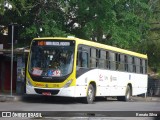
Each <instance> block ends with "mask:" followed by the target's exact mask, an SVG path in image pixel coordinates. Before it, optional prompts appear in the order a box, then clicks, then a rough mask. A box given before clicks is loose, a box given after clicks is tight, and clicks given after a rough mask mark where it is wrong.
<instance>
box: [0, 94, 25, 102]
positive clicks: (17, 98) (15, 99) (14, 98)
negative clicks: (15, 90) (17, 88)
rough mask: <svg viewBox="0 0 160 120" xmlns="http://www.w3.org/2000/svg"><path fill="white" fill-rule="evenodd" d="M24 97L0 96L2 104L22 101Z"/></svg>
mask: <svg viewBox="0 0 160 120" xmlns="http://www.w3.org/2000/svg"><path fill="white" fill-rule="evenodd" d="M22 97H23V96H11V95H0V102H9V101H20V100H22Z"/></svg>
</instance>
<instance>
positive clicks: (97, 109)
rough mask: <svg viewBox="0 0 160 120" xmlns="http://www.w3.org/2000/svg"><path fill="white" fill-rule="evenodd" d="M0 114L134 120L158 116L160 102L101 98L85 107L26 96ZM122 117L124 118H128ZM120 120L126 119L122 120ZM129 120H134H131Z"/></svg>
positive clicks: (2, 107) (0, 108)
mask: <svg viewBox="0 0 160 120" xmlns="http://www.w3.org/2000/svg"><path fill="white" fill-rule="evenodd" d="M0 111H12V112H13V111H15V112H24V111H30V112H33V111H35V112H36V111H37V112H38V111H40V112H42V111H45V112H42V115H43V117H44V116H46V118H47V117H49V118H50V117H51V116H55V117H57V116H58V117H66V116H68V117H71V116H72V117H76V118H75V119H81V118H82V117H83V119H84V118H85V119H87V120H88V118H92V117H93V119H94V120H95V118H96V119H102V118H103V117H104V118H103V119H107V118H106V117H108V116H111V117H109V118H108V119H111V118H112V119H113V120H123V119H126V120H128V118H127V117H133V116H134V115H135V117H136V114H140V115H142V114H145V113H146V112H147V111H151V112H153V113H155V114H156V113H157V111H160V102H145V101H144V102H143V101H134V100H133V101H131V102H122V101H117V100H116V99H109V100H107V101H106V100H105V99H104V98H99V99H96V101H95V102H94V104H84V103H82V102H81V100H80V99H72V98H61V97H48V96H29V97H26V96H25V97H23V99H22V100H21V101H14V102H0ZM51 111H52V112H51ZM53 111H54V112H53ZM57 111H59V112H57ZM66 111H68V112H66ZM106 111H107V112H106ZM154 111H156V112H154ZM147 114H152V113H147ZM61 115H62V116H61ZM123 116H125V118H124V117H123ZM77 117H78V118H77ZM99 117H100V118H99ZM113 117H115V118H113ZM121 117H123V119H122V118H121ZM51 118H52V117H51ZM143 118H145V119H144V120H150V119H152V118H151V117H143ZM52 119H53V118H52ZM130 119H131V120H132V118H130ZM136 119H137V120H143V119H142V118H141V117H136ZM72 120H73V118H72Z"/></svg>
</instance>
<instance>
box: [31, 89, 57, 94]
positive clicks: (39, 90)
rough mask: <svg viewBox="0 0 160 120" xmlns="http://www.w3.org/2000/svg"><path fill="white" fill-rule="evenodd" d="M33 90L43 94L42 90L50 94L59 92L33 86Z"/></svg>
mask: <svg viewBox="0 0 160 120" xmlns="http://www.w3.org/2000/svg"><path fill="white" fill-rule="evenodd" d="M34 90H35V91H36V93H38V94H43V93H44V92H50V93H51V94H52V95H56V94H58V92H59V90H49V89H38V88H35V89H34Z"/></svg>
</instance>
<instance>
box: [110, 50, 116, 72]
mask: <svg viewBox="0 0 160 120" xmlns="http://www.w3.org/2000/svg"><path fill="white" fill-rule="evenodd" d="M109 61H110V67H111V70H115V69H116V61H115V53H113V52H109Z"/></svg>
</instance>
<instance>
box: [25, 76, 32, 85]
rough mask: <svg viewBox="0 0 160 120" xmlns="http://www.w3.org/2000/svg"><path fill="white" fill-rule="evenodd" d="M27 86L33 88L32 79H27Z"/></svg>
mask: <svg viewBox="0 0 160 120" xmlns="http://www.w3.org/2000/svg"><path fill="white" fill-rule="evenodd" d="M26 84H27V85H29V86H33V85H32V83H31V81H30V79H29V78H28V77H26Z"/></svg>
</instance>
